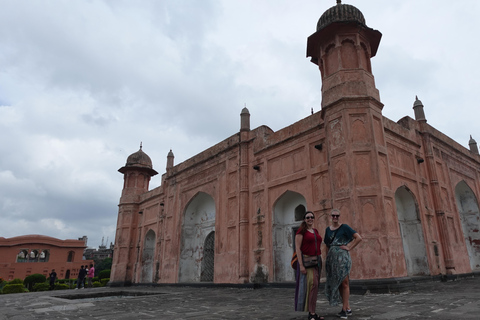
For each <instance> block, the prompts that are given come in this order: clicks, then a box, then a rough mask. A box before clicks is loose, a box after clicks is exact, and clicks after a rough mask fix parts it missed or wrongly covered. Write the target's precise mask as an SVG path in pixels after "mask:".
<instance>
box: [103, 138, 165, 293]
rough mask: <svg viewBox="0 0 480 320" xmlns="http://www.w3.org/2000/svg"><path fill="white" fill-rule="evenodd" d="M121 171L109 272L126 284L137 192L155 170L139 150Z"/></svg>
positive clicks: (130, 269)
mask: <svg viewBox="0 0 480 320" xmlns="http://www.w3.org/2000/svg"><path fill="white" fill-rule="evenodd" d="M118 171H119V172H120V173H123V180H124V182H123V190H122V196H121V197H120V203H119V205H118V219H117V230H116V236H115V237H116V239H115V249H114V257H113V260H114V261H113V264H112V272H111V276H110V277H111V282H112V283H117V284H129V283H132V282H133V271H134V268H133V262H134V261H135V259H133V258H131V257H133V256H134V254H135V241H136V239H137V231H138V223H139V219H138V216H139V214H138V213H139V212H138V211H139V205H140V195H141V194H143V193H145V192H147V191H148V185H149V182H150V179H151V177H152V176H154V175H156V174H158V172H157V171H155V170H153V166H152V160H151V159H150V157H149V156H148V155H147V154H146V153H145V152H143V150H142V144H141V143H140V150H138V151H137V152H135V153H132V154H131V155H130V156H129V157H128V158H127V162H126V164H125V166H123V167H121V168H120V169H118Z"/></svg>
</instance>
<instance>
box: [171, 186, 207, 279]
mask: <svg viewBox="0 0 480 320" xmlns="http://www.w3.org/2000/svg"><path fill="white" fill-rule="evenodd" d="M212 231H215V201H214V200H213V197H212V196H210V195H209V194H207V193H205V192H199V193H197V194H196V195H195V196H194V197H193V198H192V200H190V202H189V203H188V204H187V206H186V208H185V211H184V214H183V225H182V235H181V237H182V239H181V244H182V245H181V249H180V258H179V260H180V261H179V274H178V281H179V282H199V281H200V280H201V263H202V260H203V258H204V250H203V249H204V245H205V239H206V237H207V235H208V234H210V233H211V232H212Z"/></svg>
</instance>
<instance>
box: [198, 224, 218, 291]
mask: <svg viewBox="0 0 480 320" xmlns="http://www.w3.org/2000/svg"><path fill="white" fill-rule="evenodd" d="M214 267H215V232H214V231H212V232H210V233H209V234H208V236H207V237H206V238H205V243H204V245H203V260H202V272H201V274H200V281H205V282H213V271H214V270H215V268H214Z"/></svg>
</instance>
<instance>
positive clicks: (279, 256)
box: [273, 191, 307, 282]
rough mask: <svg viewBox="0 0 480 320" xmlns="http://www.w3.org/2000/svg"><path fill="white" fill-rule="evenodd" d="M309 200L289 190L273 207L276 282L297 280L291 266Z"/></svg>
mask: <svg viewBox="0 0 480 320" xmlns="http://www.w3.org/2000/svg"><path fill="white" fill-rule="evenodd" d="M306 207H307V202H306V200H305V197H304V196H302V195H301V194H300V193H297V192H293V191H287V192H285V193H284V194H283V195H281V196H280V197H279V198H278V199H277V201H276V202H275V205H274V208H273V271H274V272H273V274H274V281H275V282H290V281H295V271H294V270H293V269H292V267H291V266H290V260H291V258H292V253H293V251H294V245H295V232H296V231H297V229H298V227H299V226H300V224H301V223H302V221H303V216H304V215H305V212H306Z"/></svg>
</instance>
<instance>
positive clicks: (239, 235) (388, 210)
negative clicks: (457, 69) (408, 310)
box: [111, 3, 480, 284]
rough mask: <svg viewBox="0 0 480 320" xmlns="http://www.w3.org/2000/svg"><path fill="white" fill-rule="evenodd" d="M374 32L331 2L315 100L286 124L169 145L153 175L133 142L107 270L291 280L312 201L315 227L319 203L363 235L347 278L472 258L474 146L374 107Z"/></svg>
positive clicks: (316, 58)
mask: <svg viewBox="0 0 480 320" xmlns="http://www.w3.org/2000/svg"><path fill="white" fill-rule="evenodd" d="M380 39H381V33H380V32H378V31H376V30H373V29H371V28H369V27H367V26H366V25H365V19H364V18H363V14H362V13H361V12H360V11H359V10H358V9H356V8H355V7H353V6H349V5H344V4H340V3H339V4H337V5H336V6H334V7H332V8H331V9H329V10H327V11H326V12H325V13H324V15H322V17H321V18H320V20H319V22H318V25H317V32H315V33H314V34H312V35H311V36H310V37H309V38H308V44H307V56H308V57H311V60H312V62H313V63H314V64H316V65H317V66H318V67H319V69H320V73H321V77H322V110H321V112H318V113H315V114H312V115H311V116H309V117H307V118H305V119H302V120H300V121H298V122H296V123H294V124H292V125H290V126H288V127H286V128H284V129H282V130H279V131H277V132H273V131H272V130H271V129H269V128H268V127H266V126H261V127H258V128H256V129H254V130H251V129H250V114H249V111H248V110H247V109H246V108H245V109H243V110H242V112H241V114H240V131H239V132H238V133H237V134H235V135H233V136H231V137H229V138H227V139H225V140H223V141H222V142H220V143H218V144H217V145H215V146H212V147H211V148H209V149H207V150H205V151H203V152H201V153H199V154H197V155H196V156H194V157H192V158H190V159H188V160H187V161H185V162H183V163H180V164H178V165H174V162H173V161H174V157H173V153H172V152H171V151H170V153H169V154H168V156H167V168H166V173H164V174H163V176H162V185H161V186H160V187H158V188H155V189H153V190H148V184H149V181H150V178H151V176H153V175H155V174H157V172H156V171H155V170H153V168H152V162H151V159H150V158H149V157H148V156H147V155H146V154H145V153H144V152H143V151H142V149H140V150H139V151H138V152H136V153H134V154H132V155H131V156H130V157H129V158H128V159H127V163H126V165H125V166H124V167H122V168H121V169H120V170H119V171H120V172H121V173H123V174H124V188H123V192H122V196H121V198H120V204H119V214H118V223H117V233H116V241H115V254H114V260H113V264H114V265H113V268H112V275H111V281H112V283H114V284H115V283H116V284H128V283H151V282H154V283H176V282H185V283H186V282H200V281H213V282H215V283H246V282H289V281H294V274H293V270H292V269H291V267H290V258H291V255H292V252H293V234H294V233H293V232H294V229H295V228H296V227H298V226H299V224H300V222H301V219H302V217H303V213H304V212H305V210H306V209H307V208H308V210H312V211H313V212H314V213H315V214H316V217H317V219H316V226H317V228H318V229H319V230H322V231H321V232H323V230H324V228H325V227H326V226H327V225H328V223H329V217H328V213H329V212H330V210H331V209H332V208H338V209H340V210H341V212H342V213H343V216H342V222H344V223H347V224H349V225H351V226H352V227H353V228H354V229H355V230H357V231H358V232H359V233H360V234H361V235H362V237H363V239H364V241H363V242H362V243H361V245H360V246H358V247H357V248H356V249H355V250H354V251H353V252H352V259H353V261H354V264H353V265H354V267H353V270H352V274H351V278H352V279H386V278H392V277H411V276H417V275H438V274H455V273H457V274H460V273H470V272H472V271H479V270H480V234H479V231H478V230H479V228H480V225H479V224H480V222H479V219H480V214H479V208H478V201H477V195H478V194H479V192H480V185H479V182H478V181H479V180H478V177H479V175H480V156H479V155H478V149H477V147H476V142H475V141H474V140H473V139H471V141H470V150H468V149H466V148H464V147H463V146H461V145H459V144H458V143H457V142H455V141H453V140H452V139H450V138H449V137H447V136H445V135H444V134H443V133H441V132H439V131H438V130H436V129H435V128H434V127H432V126H430V125H429V124H427V120H426V117H425V113H424V107H423V105H422V103H421V102H420V101H419V100H418V99H417V100H416V101H415V102H414V111H415V119H412V118H410V117H405V118H403V119H401V120H400V121H398V122H397V123H395V122H393V121H391V120H389V119H387V118H385V117H384V116H383V115H382V109H383V104H382V103H381V102H380V96H379V92H378V90H377V89H376V86H375V80H374V77H373V74H372V70H371V64H370V59H371V58H372V57H374V56H375V54H376V52H377V49H378V46H379V43H380Z"/></svg>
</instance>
